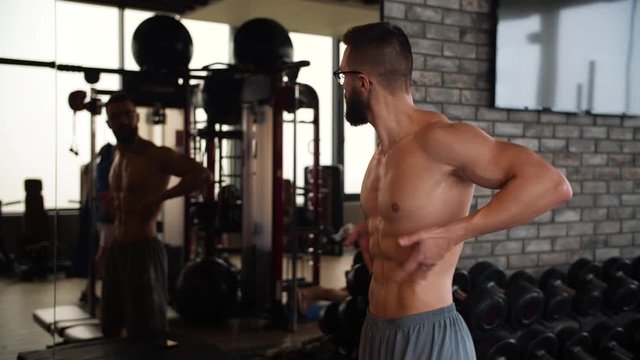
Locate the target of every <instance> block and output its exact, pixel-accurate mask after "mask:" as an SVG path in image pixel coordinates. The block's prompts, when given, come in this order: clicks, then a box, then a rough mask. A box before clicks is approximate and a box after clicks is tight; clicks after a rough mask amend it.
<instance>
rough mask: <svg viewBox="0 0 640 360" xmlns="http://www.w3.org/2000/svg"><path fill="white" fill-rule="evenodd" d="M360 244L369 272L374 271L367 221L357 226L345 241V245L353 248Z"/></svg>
mask: <svg viewBox="0 0 640 360" xmlns="http://www.w3.org/2000/svg"><path fill="white" fill-rule="evenodd" d="M356 241H357V242H358V244H359V245H360V251H361V252H362V258H363V259H364V263H365V264H366V265H367V268H368V269H369V271H372V270H373V261H372V260H371V254H370V253H369V225H368V224H367V222H366V221H363V222H361V223H360V224H358V225H356V226H355V227H354V228H353V230H351V233H350V234H349V236H347V238H346V239H345V241H344V245H346V246H351V245H353V244H355V242H356Z"/></svg>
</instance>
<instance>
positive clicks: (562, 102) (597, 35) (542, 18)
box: [495, 0, 640, 115]
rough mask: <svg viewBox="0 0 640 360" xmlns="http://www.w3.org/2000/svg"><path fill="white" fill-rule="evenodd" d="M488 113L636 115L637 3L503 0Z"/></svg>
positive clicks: (639, 66)
mask: <svg viewBox="0 0 640 360" xmlns="http://www.w3.org/2000/svg"><path fill="white" fill-rule="evenodd" d="M495 106H496V107H498V108H509V109H549V110H553V111H559V112H587V113H593V114H627V115H640V6H638V0H502V1H500V3H499V5H498V29H497V36H496V86H495Z"/></svg>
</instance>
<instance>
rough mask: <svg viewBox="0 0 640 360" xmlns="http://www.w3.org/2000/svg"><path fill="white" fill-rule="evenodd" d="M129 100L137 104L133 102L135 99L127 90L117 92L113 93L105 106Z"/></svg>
mask: <svg viewBox="0 0 640 360" xmlns="http://www.w3.org/2000/svg"><path fill="white" fill-rule="evenodd" d="M125 101H128V102H130V103H132V104H134V105H135V103H134V102H133V99H132V98H131V96H129V94H127V93H125V92H117V93H115V94H113V95H111V97H110V98H109V101H107V103H106V104H104V106H105V107H107V106H109V105H111V104H115V103H121V102H125Z"/></svg>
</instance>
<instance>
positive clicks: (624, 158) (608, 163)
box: [384, 0, 640, 273]
mask: <svg viewBox="0 0 640 360" xmlns="http://www.w3.org/2000/svg"><path fill="white" fill-rule="evenodd" d="M494 1H495V0H385V1H384V17H385V20H386V21H389V22H391V23H394V24H397V25H399V26H401V27H402V28H403V29H404V30H405V31H406V32H407V34H408V36H409V37H410V40H411V44H412V46H413V52H414V72H413V91H412V92H413V95H414V101H415V102H416V104H417V105H418V106H419V107H421V108H424V109H433V110H437V111H440V112H442V113H444V114H445V115H447V116H448V117H449V118H450V119H451V120H453V121H463V122H466V123H470V124H473V125H475V126H478V127H479V128H481V129H482V130H484V131H486V132H487V133H489V134H491V135H493V136H495V137H497V138H499V139H503V140H506V141H510V142H514V143H518V144H521V145H524V146H527V147H529V148H530V149H532V150H535V151H536V152H538V153H539V154H540V155H541V156H542V157H543V158H544V159H545V160H547V161H549V162H550V163H552V164H553V165H555V166H556V167H558V168H559V169H560V170H561V171H562V172H563V173H565V174H566V175H567V177H568V179H569V180H570V182H571V185H572V187H573V190H574V198H573V199H572V200H571V202H570V203H569V204H567V205H566V206H563V207H562V208H559V209H556V210H554V211H553V212H550V213H548V214H544V215H543V216H540V217H539V218H537V219H535V220H534V221H533V222H531V223H529V224H527V225H524V226H520V227H517V228H513V229H510V230H508V231H501V232H498V233H495V234H488V235H485V236H481V237H479V238H477V239H470V240H469V241H467V242H466V243H465V248H464V250H463V253H462V258H461V259H460V265H461V266H470V265H472V264H473V263H475V262H476V261H478V260H490V261H494V262H495V263H497V264H498V265H500V266H503V267H505V268H507V269H508V270H515V269H527V270H530V271H532V272H534V273H539V272H540V271H541V270H542V269H544V268H546V267H548V266H564V265H568V264H570V263H571V262H573V261H574V260H576V259H578V258H580V257H586V258H589V259H592V260H596V261H602V260H605V259H607V258H608V257H610V256H624V257H629V258H631V257H635V256H638V255H640V219H639V218H638V212H639V211H640V141H637V140H640V117H620V116H591V115H575V114H564V113H553V112H544V111H523V110H503V109H496V108H493V107H492V101H493V74H492V69H493V61H494V49H495V48H494V33H495V20H494V17H495V16H494V13H493V11H494V5H495V4H494ZM494 193H495V192H494V191H491V190H487V189H480V188H479V189H477V191H476V197H475V198H474V201H473V205H472V210H475V209H477V208H479V207H482V206H484V205H485V204H487V202H488V201H490V199H491V195H492V194H494Z"/></svg>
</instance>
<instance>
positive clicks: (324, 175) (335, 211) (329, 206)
mask: <svg viewBox="0 0 640 360" xmlns="http://www.w3.org/2000/svg"><path fill="white" fill-rule="evenodd" d="M319 170H320V174H319V176H318V178H319V179H320V219H319V223H318V224H316V225H321V226H323V227H324V228H325V229H326V230H327V232H330V233H335V232H337V231H338V229H340V228H341V227H342V221H343V220H342V218H343V209H342V206H343V202H344V179H343V178H342V166H337V165H330V166H329V165H325V166H320V168H319ZM304 175H305V176H304V187H305V189H306V191H305V196H304V209H305V210H306V213H307V217H308V219H309V220H311V223H314V221H313V219H314V218H313V216H314V207H313V206H314V196H315V195H314V194H313V193H312V192H311V190H312V189H313V185H314V182H313V181H314V179H313V167H311V166H307V167H305V169H304Z"/></svg>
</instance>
